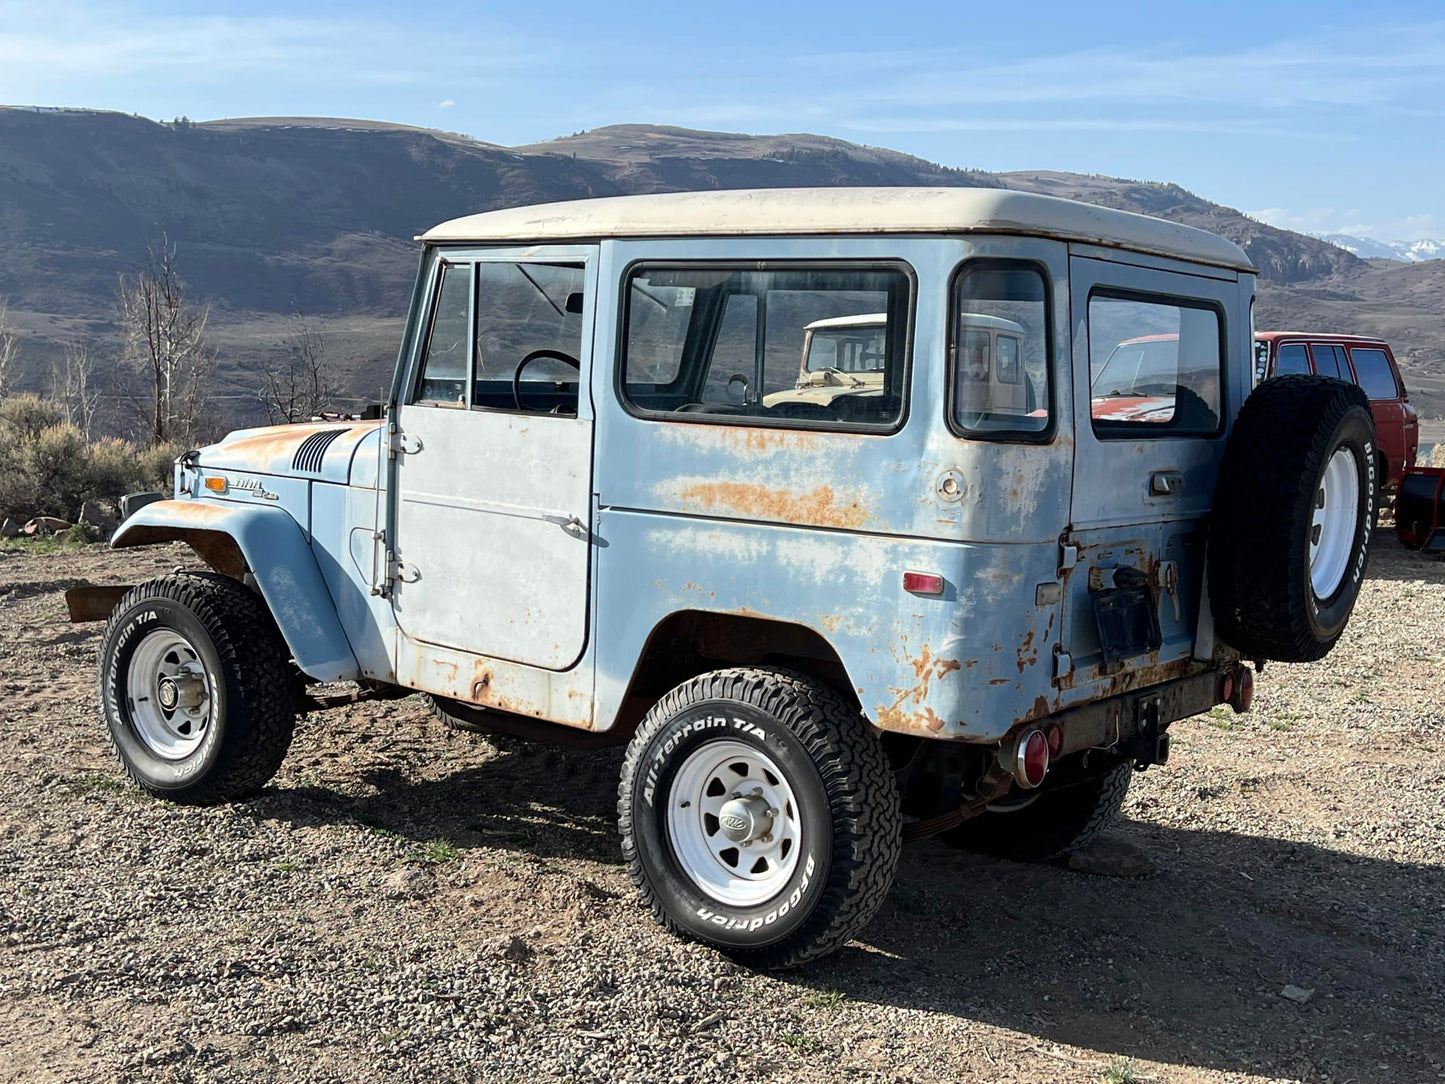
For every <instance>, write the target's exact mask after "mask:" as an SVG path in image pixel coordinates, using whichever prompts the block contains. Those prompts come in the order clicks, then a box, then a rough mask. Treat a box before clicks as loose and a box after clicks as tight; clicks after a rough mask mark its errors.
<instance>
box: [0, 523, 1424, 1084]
mask: <svg viewBox="0 0 1445 1084" xmlns="http://www.w3.org/2000/svg"><path fill="white" fill-rule="evenodd" d="M183 563H184V564H192V563H194V562H193V560H192V559H191V558H190V557H189V555H188V553H187V552H186V551H184V550H181V549H179V548H158V549H151V550H143V551H127V552H125V553H111V552H109V551H107V550H106V549H104V548H103V547H98V546H92V547H90V548H89V549H87V550H85V551H84V552H81V553H78V554H72V555H51V556H40V555H36V554H32V553H22V552H14V551H10V552H5V551H0V694H3V695H0V1081H4V1082H10V1081H14V1082H22V1081H23V1082H25V1084H38V1082H48V1081H129V1080H147V1081H150V1080H155V1081H174V1082H183V1081H237V1082H247V1084H253V1082H268V1081H306V1082H326V1081H346V1082H350V1081H367V1082H368V1084H382V1082H391V1081H427V1082H428V1084H441V1082H448V1081H472V1080H508V1081H510V1080H516V1081H537V1080H569V1081H693V1080H705V1081H732V1080H748V1081H756V1082H761V1081H785V1080H802V1081H825V1080H850V1081H852V1080H859V1081H872V1080H877V1081H955V1080H957V1081H1049V1082H1055V1081H1059V1082H1077V1081H1090V1082H1097V1081H1105V1080H1107V1081H1115V1082H1117V1081H1131V1080H1135V1081H1183V1082H1201V1084H1202V1082H1210V1084H1222V1082H1225V1081H1266V1080H1271V1081H1272V1080H1289V1081H1311V1082H1313V1081H1331V1082H1335V1084H1346V1082H1351V1081H1353V1082H1356V1084H1397V1082H1398V1084H1422V1082H1431V1081H1440V1080H1445V1021H1442V1015H1441V1010H1442V1004H1445V564H1441V563H1437V562H1435V561H1433V560H1430V559H1428V558H1423V557H1419V556H1416V555H1413V554H1409V553H1407V552H1405V551H1404V550H1403V549H1401V548H1400V547H1399V546H1398V545H1397V544H1396V543H1395V541H1394V539H1393V537H1391V536H1390V535H1388V533H1382V535H1381V536H1380V539H1379V545H1378V547H1377V549H1376V551H1375V554H1374V556H1373V558H1372V565H1371V576H1370V580H1369V583H1368V584H1367V586H1366V589H1365V592H1364V596H1363V599H1362V601H1361V603H1360V606H1359V609H1358V610H1357V613H1356V617H1355V620H1354V622H1353V623H1352V625H1351V627H1350V630H1349V631H1348V633H1347V635H1346V637H1345V639H1344V640H1343V642H1342V643H1341V644H1340V646H1339V647H1338V648H1337V649H1336V650H1335V652H1334V653H1333V654H1332V655H1330V656H1329V658H1328V659H1326V660H1325V661H1324V662H1321V663H1318V664H1316V665H1312V666H1300V667H1286V666H1271V667H1269V668H1268V670H1267V672H1266V673H1265V674H1264V675H1263V676H1262V677H1261V679H1260V681H1259V686H1258V696H1257V699H1256V710H1255V712H1254V713H1253V714H1251V715H1248V716H1244V717H1242V718H1236V717H1234V716H1233V715H1232V714H1230V713H1228V712H1227V711H1223V710H1220V709H1216V712H1215V713H1214V714H1212V715H1209V716H1201V717H1198V718H1195V719H1191V720H1188V721H1185V722H1182V723H1180V724H1177V725H1176V726H1175V727H1174V729H1173V734H1174V736H1175V742H1174V751H1173V756H1172V758H1171V761H1170V763H1169V764H1168V765H1167V766H1164V767H1156V768H1154V769H1151V770H1150V771H1148V772H1147V773H1144V774H1142V775H1140V776H1137V777H1136V780H1135V786H1134V788H1133V791H1132V793H1131V796H1130V798H1129V800H1128V803H1127V804H1126V806H1125V815H1126V816H1125V820H1124V821H1123V822H1122V823H1121V824H1120V826H1119V827H1118V828H1117V829H1116V831H1115V838H1117V839H1120V840H1123V841H1125V842H1128V843H1132V844H1134V845H1136V846H1138V847H1139V848H1142V849H1143V850H1144V851H1145V852H1146V853H1147V855H1148V856H1149V857H1150V858H1152V860H1153V862H1154V864H1155V865H1156V867H1157V869H1156V870H1155V872H1154V873H1152V874H1151V875H1149V876H1147V877H1143V878H1139V879H1129V880H1121V879H1112V878H1106V877H1096V876H1090V875H1087V874H1083V873H1078V872H1073V871H1070V870H1069V869H1067V868H1064V867H1061V866H1057V865H1043V866H1027V865H1016V864H1011V863H1005V862H998V861H994V860H991V859H982V858H977V857H972V856H968V855H963V854H958V853H954V852H951V851H949V850H947V849H945V848H944V847H943V846H941V845H939V844H937V843H927V844H921V845H918V846H915V847H911V848H908V849H906V851H905V854H904V858H903V862H902V866H901V868H900V870H899V874H898V880H897V885H896V887H895V889H894V891H893V894H892V896H891V898H890V900H889V902H888V903H887V904H886V905H885V907H884V910H883V912H882V913H881V914H880V916H879V917H878V919H877V920H876V921H875V922H874V923H873V924H872V926H871V927H869V928H868V929H867V930H866V931H865V933H864V936H863V937H862V939H861V940H859V941H857V942H855V943H853V944H852V945H850V946H849V947H848V948H847V949H845V950H844V951H842V952H841V953H839V954H837V955H836V956H834V957H831V958H829V959H827V960H825V961H822V962H820V963H817V964H814V965H812V966H810V967H808V968H806V969H804V970H802V971H798V972H794V973H788V974H784V975H777V976H766V975H757V974H752V973H749V972H747V971H745V970H743V969H740V968H738V967H736V966H735V965H733V964H731V963H730V962H728V961H727V960H725V959H724V958H722V957H721V956H719V955H717V954H716V953H714V952H711V951H710V950H708V949H705V948H702V947H700V946H697V945H691V944H684V943H681V942H679V941H676V940H674V939H672V938H670V937H668V936H666V935H664V934H663V933H662V932H661V931H660V930H659V929H657V928H656V927H654V925H653V924H652V922H651V921H650V920H649V919H648V917H647V916H646V914H645V913H644V912H643V911H642V910H641V909H640V908H639V907H638V906H637V905H636V904H635V903H634V901H633V897H632V892H631V888H630V885H629V884H628V882H627V878H626V875H625V873H624V871H623V869H622V868H621V866H620V864H619V857H618V844H617V838H616V831H615V827H614V823H613V816H614V804H615V779H616V771H617V765H618V759H619V758H618V756H617V755H616V754H615V753H602V754H595V753H585V754H584V753H557V752H553V751H547V750H537V749H533V748H529V747H527V746H525V745H522V744H520V743H500V742H499V743H493V742H491V741H489V740H487V739H484V738H480V737H474V736H469V735H463V734H457V733H452V732H449V731H447V730H445V729H444V728H443V727H441V726H440V725H439V724H438V723H436V722H434V721H432V720H431V719H429V718H428V716H427V715H426V713H425V711H424V709H423V707H422V705H421V703H420V701H419V699H418V698H411V699H408V700H403V701H395V702H391V703H380V704H369V705H363V706H356V707H352V708H345V709H335V710H333V711H330V712H327V713H323V714H314V715H310V716H307V717H306V718H305V719H304V720H303V721H302V723H301V726H300V728H299V731H298V733H297V738H296V742H295V744H294V746H293V747H292V752H291V756H290V758H289V759H288V761H287V763H286V765H285V767H284V768H283V770H282V772H281V774H280V775H279V776H278V777H277V778H276V779H275V781H274V782H273V784H272V785H271V786H270V787H269V788H268V789H267V790H266V791H265V793H264V794H263V795H262V796H260V797H259V798H257V799H256V800H254V801H251V802H249V803H246V804H244V805H234V806H226V807H220V808H213V809H190V808H178V807H174V806H168V805H165V804H162V803H159V802H154V801H151V800H149V799H145V798H143V797H142V796H140V795H139V794H138V793H137V792H136V791H135V790H133V789H132V788H131V787H130V786H129V785H128V784H127V783H126V782H125V781H124V780H123V778H122V776H121V774H120V771H119V769H118V767H117V765H116V764H115V763H114V762H113V761H112V760H111V758H110V755H109V753H108V752H107V751H106V747H105V745H104V742H103V740H102V735H101V728H100V723H99V722H98V720H97V716H96V710H95V704H94V681H95V676H94V666H95V658H94V656H95V650H96V645H97V639H98V633H99V626H97V625H83V626H70V625H69V624H67V623H66V620H65V616H64V603H63V599H62V592H63V590H64V589H65V588H66V587H69V586H71V585H73V584H75V583H77V582H79V581H82V580H86V581H91V582H112V583H117V582H131V581H135V580H139V579H143V578H147V577H149V576H152V575H156V574H160V573H163V572H165V571H168V570H169V569H171V568H172V567H174V566H176V565H177V564H183ZM1286 987H1294V988H1298V989H1297V990H1292V991H1291V992H1292V993H1294V995H1295V997H1296V998H1300V999H1302V1000H1295V999H1292V998H1291V997H1288V996H1285V994H1284V991H1285V988H1286ZM1303 991H1310V993H1308V994H1307V995H1306V994H1305V993H1303Z"/></svg>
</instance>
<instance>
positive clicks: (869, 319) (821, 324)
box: [803, 312, 888, 331]
mask: <svg viewBox="0 0 1445 1084" xmlns="http://www.w3.org/2000/svg"><path fill="white" fill-rule="evenodd" d="M887 326H888V314H887V313H886V312H860V313H858V314H857V315H856V316H828V317H825V318H824V319H822V320H814V321H813V322H812V323H811V324H805V325H803V330H804V331H821V330H826V329H827V328H831V327H887Z"/></svg>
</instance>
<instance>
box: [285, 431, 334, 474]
mask: <svg viewBox="0 0 1445 1084" xmlns="http://www.w3.org/2000/svg"><path fill="white" fill-rule="evenodd" d="M344 432H346V430H345V429H323V430H322V431H321V432H319V433H312V434H311V435H310V436H309V437H307V438H306V439H305V440H303V441H302V442H301V446H300V447H299V448H297V449H296V455H295V458H293V459H292V460H291V469H292V470H296V471H303V472H305V473H308V474H319V473H320V471H321V460H322V459H323V458H325V456H326V449H327V448H330V447H331V443H332V441H334V440H335V439H336V438H337V437H339V436H341V434H342V433H344Z"/></svg>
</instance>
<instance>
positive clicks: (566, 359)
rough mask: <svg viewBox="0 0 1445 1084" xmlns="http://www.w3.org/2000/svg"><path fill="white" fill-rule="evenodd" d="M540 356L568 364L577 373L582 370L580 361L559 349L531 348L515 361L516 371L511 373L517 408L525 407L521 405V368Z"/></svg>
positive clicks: (513, 399) (513, 394) (513, 395)
mask: <svg viewBox="0 0 1445 1084" xmlns="http://www.w3.org/2000/svg"><path fill="white" fill-rule="evenodd" d="M542 358H551V359H552V360H553V361H560V362H562V364H564V365H570V366H572V368H574V369H576V370H577V372H578V374H579V375H580V374H581V372H582V363H581V362H580V361H578V360H577V359H576V358H574V357H573V356H572V355H571V354H565V353H563V352H562V351H561V350H549V349H547V348H546V347H543V348H542V349H541V350H533V351H532V352H531V353H530V354H528V355H527V356H526V357H524V358H523V359H522V360H521V361H519V362H517V368H516V371H515V372H513V373H512V401H513V402H514V403H516V404H517V409H518V410H523V409H525V408H524V407H523V406H522V370H523V369H525V368H526V367H527V366H528V365H531V364H532V362H534V361H540V360H541V359H542Z"/></svg>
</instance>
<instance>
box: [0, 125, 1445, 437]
mask: <svg viewBox="0 0 1445 1084" xmlns="http://www.w3.org/2000/svg"><path fill="white" fill-rule="evenodd" d="M811 185H979V186H1000V187H1008V188H1017V189H1024V190H1028V191H1036V192H1044V193H1048V194H1052V195H1060V196H1066V197H1069V198H1074V199H1083V200H1087V201H1090V202H1094V203H1099V204H1103V205H1105V206H1110V207H1118V208H1122V209H1125V210H1131V211H1138V212H1141V213H1145V214H1153V215H1158V216H1160V217H1163V218H1169V219H1172V220H1175V221H1179V222H1185V223H1188V224H1190V225H1196V226H1200V227H1203V228H1205V229H1211V230H1214V231H1216V232H1218V233H1221V234H1224V235H1225V236H1227V237H1229V238H1231V239H1232V240H1234V241H1236V242H1238V243H1239V244H1240V245H1242V246H1243V247H1244V248H1245V250H1246V251H1247V252H1248V253H1249V254H1250V256H1251V258H1253V259H1254V260H1255V262H1256V263H1257V264H1258V265H1259V266H1260V268H1261V270H1262V273H1263V277H1264V286H1263V288H1262V291H1261V326H1266V325H1267V324H1270V323H1278V322H1281V321H1286V322H1294V323H1300V322H1310V321H1315V322H1318V321H1322V320H1328V321H1329V322H1330V323H1331V325H1332V326H1333V325H1337V324H1341V323H1342V324H1344V325H1346V327H1347V328H1348V329H1349V330H1376V329H1378V330H1385V329H1386V328H1388V329H1389V330H1390V333H1391V334H1393V335H1395V337H1396V341H1397V342H1399V344H1400V345H1401V347H1402V348H1404V352H1405V353H1406V354H1407V356H1408V357H1410V358H1411V359H1412V364H1414V365H1416V366H1417V367H1419V368H1420V369H1421V371H1422V374H1423V373H1424V372H1425V371H1426V370H1429V371H1430V372H1432V373H1433V372H1437V371H1438V372H1439V373H1440V374H1442V379H1445V354H1442V353H1441V351H1440V347H1438V346H1437V345H1436V344H1437V343H1445V315H1442V307H1441V306H1440V305H1439V304H1438V303H1435V301H1434V300H1433V299H1434V297H1435V295H1434V294H1433V293H1432V290H1433V289H1434V285H1433V284H1435V283H1436V279H1435V278H1434V277H1433V276H1434V272H1433V271H1431V270H1430V268H1431V267H1432V265H1430V264H1423V265H1414V266H1411V265H1404V264H1400V265H1395V266H1393V267H1386V268H1380V267H1374V266H1371V265H1370V264H1368V263H1366V262H1365V261H1362V260H1360V259H1357V258H1356V257H1355V256H1353V255H1351V254H1350V253H1348V252H1346V251H1345V250H1344V249H1342V248H1339V247H1337V246H1335V245H1331V244H1329V243H1327V242H1325V241H1321V240H1319V239H1317V238H1313V237H1308V236H1305V235H1302V234H1297V233H1291V232H1289V231H1286V230H1279V229H1275V228H1274V227H1271V226H1267V225H1264V224H1263V223H1260V222H1256V221H1254V220H1252V219H1250V218H1248V217H1247V216H1245V215H1243V214H1241V213H1240V212H1238V211H1235V210H1233V209H1231V208H1227V207H1223V206H1220V205H1218V204H1215V203H1211V202H1209V201H1208V200H1205V199H1203V198H1201V197H1199V196H1196V195H1194V194H1193V193H1190V192H1188V191H1186V190H1184V189H1182V188H1180V187H1179V186H1177V185H1172V184H1163V183H1153V182H1140V181H1130V180H1121V179H1115V178H1108V177H1097V176H1081V175H1078V174H1070V173H1062V172H1019V173H1003V174H996V173H987V172H982V171H977V170H962V169H951V168H947V167H944V166H940V165H937V164H934V163H931V162H927V161H924V160H922V159H919V158H915V157H912V156H910V155H906V154H901V153H899V152H896V151H891V150H886V149H881V148H876V147H865V146H859V145H857V144H851V143H847V142H843V141H841V140H836V139H831V138H828V137H823V136H816V135H780V136H748V135H735V134H727V133H717V132H696V131H690V130H687V129H680V128H666V127H653V126H647V125H617V126H613V127H608V128H601V129H596V130H593V131H589V132H584V133H578V134H576V135H573V136H568V137H564V138H561V139H556V140H552V141H549V142H545V143H538V144H531V145H527V146H520V147H501V146H497V145H495V144H490V143H485V142H481V141H478V140H474V139H470V138H467V137H465V136H461V135H456V134H452V133H445V132H437V131H431V130H426V129H420V128H412V127H407V126H402V125H394V124H385V123H380V122H375V121H361V120H356V121H353V120H340V119H326V118H322V119H317V118H247V119H235V120H222V121H213V122H207V123H176V124H159V123H156V122H153V121H149V120H145V119H142V118H138V117H133V116H126V115H123V114H115V113H99V112H89V111H81V110H57V111H52V110H46V111H36V110H26V109H0V298H8V299H9V303H10V308H11V315H12V318H13V319H14V320H15V322H16V323H18V325H19V326H20V328H21V330H22V331H23V332H24V333H25V336H26V338H25V342H24V344H23V356H24V357H25V359H26V364H27V367H28V370H29V381H30V384H31V385H32V386H38V383H39V379H40V376H39V374H40V373H42V372H43V371H44V369H45V364H46V361H47V359H48V358H49V357H50V356H51V355H53V354H54V353H56V352H58V350H59V349H60V346H61V343H62V342H63V341H65V340H66V339H69V338H86V339H88V340H90V341H91V342H92V343H93V344H95V346H96V347H97V349H99V350H100V351H102V352H105V351H106V350H109V349H111V347H110V346H109V345H108V344H109V342H110V339H111V334H112V329H111V327H110V308H111V298H112V296H113V290H114V283H115V279H116V276H117V275H118V274H120V273H122V272H125V271H130V270H132V269H134V268H135V266H136V265H137V264H138V263H139V262H140V261H141V260H142V259H143V258H144V253H145V249H146V246H147V244H148V243H149V242H150V241H152V240H153V239H155V238H157V237H159V236H160V235H161V234H162V233H164V234H165V235H167V236H169V238H170V239H171V240H172V241H174V242H175V243H176V245H177V246H178V248H179V251H180V266H181V271H182V274H183V275H184V277H185V278H186V280H187V282H188V283H189V285H190V287H191V289H192V291H193V293H194V294H195V296H197V297H199V298H203V299H205V300H207V301H208V302H210V304H211V305H212V308H213V330H214V341H215V342H216V344H217V345H218V346H219V347H220V348H221V351H222V359H221V373H220V382H219V383H220V386H219V389H218V390H219V392H220V394H222V395H223V396H227V397H228V398H226V399H224V400H222V402H224V403H225V404H227V409H228V411H229V412H230V413H231V414H233V415H237V416H245V415H246V414H247V412H248V411H251V412H254V409H255V405H254V402H253V401H252V400H253V398H254V394H255V387H256V383H257V381H256V376H255V370H256V367H257V366H258V364H259V363H260V362H261V360H262V359H263V358H264V357H265V356H266V355H267V353H269V352H272V351H274V350H275V349H276V344H277V342H278V341H279V339H280V338H281V337H282V335H283V334H284V331H285V322H286V317H287V315H288V314H289V313H291V312H293V311H296V310H297V309H301V310H304V311H305V312H307V313H308V314H311V315H312V316H314V317H315V318H316V319H317V320H318V321H319V322H320V323H321V325H322V327H323V329H324V331H325V333H326V335H327V338H328V346H329V348H330V350H331V351H332V352H333V353H335V354H336V355H338V356H342V357H345V358H347V359H349V361H350V367H351V369H352V378H351V390H352V391H353V392H354V393H355V394H356V395H358V396H373V395H375V393H376V389H377V388H378V387H379V386H380V385H381V383H382V382H383V381H384V379H385V376H386V373H387V372H389V370H390V368H391V365H392V359H393V358H394V357H395V350H396V338H397V335H398V333H399V329H400V322H401V317H402V315H403V312H404V308H405V305H406V301H407V297H408V291H409V287H410V283H411V279H412V275H413V274H414V271H415V266H416V259H417V248H416V246H415V244H414V243H413V242H412V240H411V239H412V237H413V236H414V235H415V234H417V233H419V232H421V231H422V230H424V229H426V228H427V227H429V226H431V225H433V224H434V223H436V222H438V221H441V220H443V219H446V218H450V217H454V216H457V215H461V214H466V213H471V212H475V211H479V210H486V209H491V208H496V207H504V206H513V205H517V204H522V203H534V202H543V201H548V200H558V199H572V198H583V197H588V196H600V195H614V194H625V193H635V192H658V191H669V190H680V189H695V188H742V187H776V186H811ZM1439 266H1445V265H1439ZM1406 272H1414V273H1417V274H1418V275H1420V277H1419V278H1418V279H1404V278H1400V277H1399V276H1401V275H1402V274H1403V273H1406ZM1340 329H1341V330H1343V329H1344V328H1340ZM1411 381H1412V383H1416V381H1414V379H1413V377H1412V378H1411ZM1422 390H1423V388H1422ZM1435 394H1436V392H1435V389H1434V387H1433V386H1432V387H1431V389H1430V393H1429V396H1430V398H1431V399H1433V397H1434V395H1435ZM1441 402H1442V403H1445V398H1442V400H1441Z"/></svg>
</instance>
